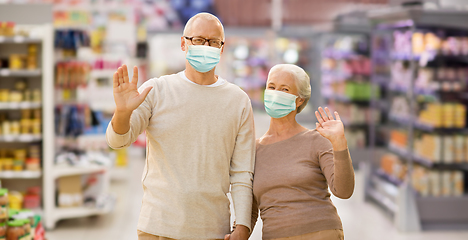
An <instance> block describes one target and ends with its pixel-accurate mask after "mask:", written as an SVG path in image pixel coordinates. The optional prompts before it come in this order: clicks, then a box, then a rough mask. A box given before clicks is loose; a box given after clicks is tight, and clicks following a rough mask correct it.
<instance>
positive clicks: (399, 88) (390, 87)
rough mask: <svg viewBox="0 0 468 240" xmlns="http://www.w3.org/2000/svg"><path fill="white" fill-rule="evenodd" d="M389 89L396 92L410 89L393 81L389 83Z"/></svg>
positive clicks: (404, 91) (405, 91)
mask: <svg viewBox="0 0 468 240" xmlns="http://www.w3.org/2000/svg"><path fill="white" fill-rule="evenodd" d="M388 90H390V91H392V92H396V93H407V92H408V91H409V89H408V87H405V86H398V85H394V84H391V83H389V84H388Z"/></svg>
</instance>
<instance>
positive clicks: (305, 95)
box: [268, 64, 311, 113]
mask: <svg viewBox="0 0 468 240" xmlns="http://www.w3.org/2000/svg"><path fill="white" fill-rule="evenodd" d="M275 71H284V72H288V73H289V74H291V76H292V77H293V78H294V80H296V86H297V90H298V94H299V97H300V98H302V99H304V103H303V104H302V105H301V106H299V107H298V108H297V113H300V112H301V111H302V109H304V108H305V107H306V106H307V102H309V99H310V94H311V88H310V78H309V75H307V73H306V72H305V71H304V69H302V68H301V67H299V66H296V65H294V64H277V65H275V66H273V67H272V68H271V69H270V73H269V74H268V75H270V74H271V73H273V72H275Z"/></svg>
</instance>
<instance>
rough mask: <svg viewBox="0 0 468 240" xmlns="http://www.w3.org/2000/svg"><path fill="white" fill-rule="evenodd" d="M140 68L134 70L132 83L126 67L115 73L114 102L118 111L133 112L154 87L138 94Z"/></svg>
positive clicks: (123, 66)
mask: <svg viewBox="0 0 468 240" xmlns="http://www.w3.org/2000/svg"><path fill="white" fill-rule="evenodd" d="M137 83H138V68H137V67H134V68H133V77H132V81H130V79H129V78H128V70H127V66H126V65H122V66H121V67H119V69H118V70H117V72H115V73H114V84H113V85H114V101H115V105H116V111H119V112H132V111H133V110H135V109H136V108H138V106H140V104H141V103H142V102H143V101H144V100H145V98H146V96H147V95H148V93H149V92H150V91H151V89H152V87H148V88H146V89H145V90H144V91H143V92H142V93H139V92H138V87H137Z"/></svg>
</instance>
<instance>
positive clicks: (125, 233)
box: [47, 113, 468, 240]
mask: <svg viewBox="0 0 468 240" xmlns="http://www.w3.org/2000/svg"><path fill="white" fill-rule="evenodd" d="M268 124H269V117H268V116H267V115H265V114H263V113H255V125H256V129H255V130H256V135H257V136H261V135H262V134H263V133H265V131H266V130H267V129H268ZM304 125H306V126H307V127H310V126H311V125H312V124H304ZM140 153H141V151H138V152H135V151H132V152H130V157H129V160H130V163H131V164H130V168H129V171H128V173H127V176H126V179H125V180H119V181H113V182H112V185H111V191H112V193H114V194H115V195H116V196H117V197H118V202H117V204H116V207H115V210H114V212H113V213H112V214H109V215H106V216H101V217H92V218H83V219H71V220H64V221H61V222H59V223H58V225H57V228H56V229H55V230H54V231H49V232H47V237H48V239H49V240H63V239H67V240H82V239H89V240H115V239H118V240H136V239H137V236H136V226H137V221H138V214H139V211H140V206H141V198H142V194H143V193H142V188H141V183H140V179H141V173H142V171H143V166H144V161H143V156H142V155H141V154H140ZM362 182H363V181H362V175H361V174H360V173H359V172H356V189H355V192H354V195H353V197H351V198H350V199H349V200H341V199H337V198H335V197H333V202H334V203H335V205H336V207H337V209H338V212H339V214H340V216H341V219H342V221H343V227H344V232H345V236H346V239H347V240H377V239H378V240H422V239H424V240H438V239H442V238H443V239H450V240H462V239H468V231H462V232H461V231H460V232H424V233H408V234H403V233H399V232H398V231H397V230H396V229H395V227H394V226H393V223H392V222H391V220H390V218H388V217H386V216H385V213H384V212H383V211H382V210H381V209H380V208H378V207H377V206H375V205H373V204H371V203H367V202H363V201H362V199H363V197H362V196H363V190H364V189H363V184H362ZM261 227H262V224H261V221H260V222H258V223H257V226H256V228H255V229H254V232H253V234H252V237H251V238H250V239H251V240H260V239H261Z"/></svg>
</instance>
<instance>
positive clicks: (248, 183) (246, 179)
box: [229, 101, 255, 231]
mask: <svg viewBox="0 0 468 240" xmlns="http://www.w3.org/2000/svg"><path fill="white" fill-rule="evenodd" d="M254 164H255V129H254V122H253V113H252V106H251V104H250V101H248V102H247V106H246V107H245V109H244V112H243V114H242V121H241V123H240V128H239V132H238V134H237V137H236V144H235V147H234V152H233V155H232V158H231V166H230V171H229V175H230V183H231V196H232V201H233V205H234V212H235V215H236V224H237V225H244V226H246V227H248V228H249V229H250V231H252V228H251V227H250V225H251V216H250V215H251V213H252V196H253V194H252V182H253V170H254Z"/></svg>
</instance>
